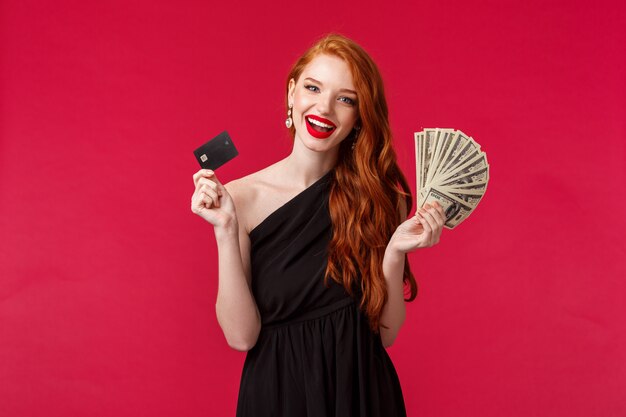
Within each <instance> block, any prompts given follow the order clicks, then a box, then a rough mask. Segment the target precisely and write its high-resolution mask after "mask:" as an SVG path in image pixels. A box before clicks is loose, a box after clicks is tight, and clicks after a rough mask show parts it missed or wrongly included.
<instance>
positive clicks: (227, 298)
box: [215, 182, 261, 351]
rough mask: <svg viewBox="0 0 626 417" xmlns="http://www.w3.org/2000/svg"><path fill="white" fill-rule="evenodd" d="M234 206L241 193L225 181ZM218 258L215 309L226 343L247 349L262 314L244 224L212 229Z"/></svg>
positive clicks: (236, 223)
mask: <svg viewBox="0 0 626 417" xmlns="http://www.w3.org/2000/svg"><path fill="white" fill-rule="evenodd" d="M225 188H226V190H227V191H228V193H229V194H230V196H231V198H232V200H233V203H234V205H235V208H236V207H237V206H239V207H242V204H243V202H242V201H241V195H240V194H241V193H240V192H238V191H239V190H237V187H234V186H232V182H231V183H229V184H226V186H225ZM215 239H216V241H217V249H218V262H219V284H218V291H217V302H216V304H215V311H216V315H217V321H218V323H219V324H220V327H221V328H222V331H223V332H224V336H225V337H226V341H227V342H228V345H229V346H230V347H231V348H233V349H235V350H239V351H248V350H250V349H251V348H252V347H253V346H254V345H255V344H256V341H257V338H258V336H259V332H260V331H261V315H260V313H259V309H258V307H257V305H256V302H255V301H254V296H253V295H252V289H251V282H252V278H251V273H250V238H249V236H248V233H247V232H246V231H245V229H244V227H243V224H240V222H239V221H238V220H236V221H235V222H234V224H229V225H225V226H224V227H221V228H219V229H218V228H216V229H215Z"/></svg>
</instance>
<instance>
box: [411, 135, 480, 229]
mask: <svg viewBox="0 0 626 417" xmlns="http://www.w3.org/2000/svg"><path fill="white" fill-rule="evenodd" d="M415 159H416V166H417V190H418V192H417V207H418V208H420V207H423V206H424V205H425V204H427V203H429V204H430V205H433V203H434V202H435V201H436V202H438V203H439V204H440V205H441V206H442V207H443V211H444V213H445V223H444V227H446V228H448V229H454V228H455V227H456V226H458V225H459V224H460V223H461V222H462V221H463V220H465V219H466V218H467V217H468V216H469V215H470V213H471V212H472V211H473V210H474V209H475V208H476V206H477V205H478V203H479V202H480V200H481V199H482V197H483V195H484V194H485V192H486V191H487V183H488V181H489V164H488V163H487V154H485V152H483V151H481V150H480V145H479V144H478V143H476V141H475V140H474V139H473V138H471V137H469V136H467V135H466V134H465V133H463V132H461V131H460V130H454V129H439V128H436V129H424V130H423V131H421V132H415Z"/></svg>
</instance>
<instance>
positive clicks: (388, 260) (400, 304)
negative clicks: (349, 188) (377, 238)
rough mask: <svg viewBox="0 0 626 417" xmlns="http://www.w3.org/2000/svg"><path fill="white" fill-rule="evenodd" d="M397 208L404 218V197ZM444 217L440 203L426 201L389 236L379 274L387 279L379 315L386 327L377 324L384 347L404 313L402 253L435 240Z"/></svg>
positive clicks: (432, 242)
mask: <svg viewBox="0 0 626 417" xmlns="http://www.w3.org/2000/svg"><path fill="white" fill-rule="evenodd" d="M400 211H401V214H402V218H403V219H404V218H406V215H407V213H406V202H405V201H404V200H402V201H401V204H400ZM445 219H446V217H445V214H444V212H443V207H442V206H441V204H439V203H438V202H434V203H433V204H432V205H431V204H429V203H426V204H424V207H421V208H418V210H417V212H416V214H415V216H413V217H412V218H410V219H407V220H404V221H403V222H402V223H401V224H400V225H399V226H398V227H397V228H396V231H395V232H394V233H393V235H392V236H391V239H389V244H388V245H387V249H386V250H385V256H384V258H383V274H384V275H385V281H386V282H387V293H388V300H387V302H386V303H385V306H384V307H383V313H382V315H381V323H384V324H385V325H386V326H388V327H389V329H384V328H383V327H380V334H381V339H382V341H383V345H384V346H385V347H388V346H391V344H392V343H393V341H394V340H395V338H396V336H397V335H398V331H400V327H401V326H402V323H404V318H405V315H406V309H405V305H404V292H403V290H404V287H403V283H402V278H403V274H404V259H405V254H407V253H409V252H411V251H413V250H415V249H419V248H429V247H431V246H433V245H436V244H437V243H439V237H440V236H441V231H442V230H443V225H444V222H445Z"/></svg>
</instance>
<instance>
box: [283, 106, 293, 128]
mask: <svg viewBox="0 0 626 417" xmlns="http://www.w3.org/2000/svg"><path fill="white" fill-rule="evenodd" d="M292 107H293V104H289V111H288V112H287V120H285V126H287V129H289V128H290V127H291V125H292V124H293V119H292V118H291V108H292Z"/></svg>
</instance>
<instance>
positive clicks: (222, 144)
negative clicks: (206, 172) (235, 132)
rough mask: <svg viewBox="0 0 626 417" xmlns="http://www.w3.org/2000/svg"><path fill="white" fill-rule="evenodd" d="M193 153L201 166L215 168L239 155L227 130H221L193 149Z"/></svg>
mask: <svg viewBox="0 0 626 417" xmlns="http://www.w3.org/2000/svg"><path fill="white" fill-rule="evenodd" d="M193 154H194V155H195V156H196V159H197V160H198V163H199V164H200V166H201V167H202V168H204V169H211V170H216V169H217V168H219V167H221V166H222V165H224V164H225V163H226V162H228V161H230V160H231V159H233V158H234V157H236V156H237V155H239V152H237V149H235V144H234V143H233V140H232V139H231V138H230V136H229V135H228V132H226V131H223V132H222V133H220V134H219V135H217V136H216V137H214V138H213V139H211V140H210V141H208V142H207V143H205V144H204V145H202V146H200V147H199V148H198V149H196V150H195V151H193Z"/></svg>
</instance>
